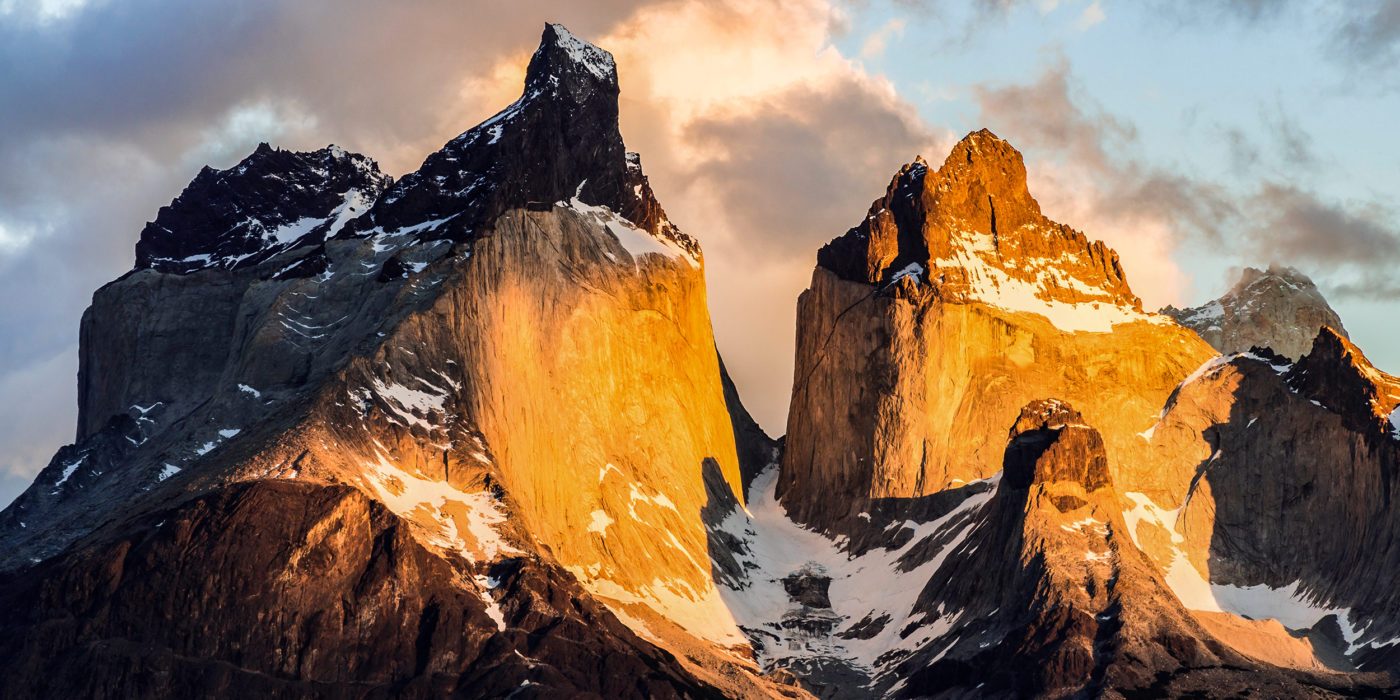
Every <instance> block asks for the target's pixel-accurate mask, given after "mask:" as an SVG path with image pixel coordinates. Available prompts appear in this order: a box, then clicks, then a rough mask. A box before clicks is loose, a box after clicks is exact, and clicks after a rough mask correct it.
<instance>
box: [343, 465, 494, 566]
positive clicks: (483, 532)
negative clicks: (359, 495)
mask: <svg viewBox="0 0 1400 700" xmlns="http://www.w3.org/2000/svg"><path fill="white" fill-rule="evenodd" d="M376 460H377V461H374V462H370V463H367V464H366V465H365V472H364V473H365V477H366V480H367V481H368V482H369V483H370V485H371V486H372V487H373V491H374V495H375V496H377V497H378V498H379V500H380V501H382V502H383V503H384V505H386V506H388V507H389V510H392V511H394V513H396V514H398V515H399V516H400V517H403V518H405V519H407V520H411V521H413V522H414V523H417V524H418V525H420V526H422V527H423V529H424V530H425V531H426V532H427V535H428V539H429V541H430V542H431V543H432V544H434V545H437V546H439V547H443V548H445V549H451V550H454V551H456V552H458V553H460V554H462V555H463V556H464V557H466V558H468V559H471V560H475V557H474V556H473V553H474V552H476V553H480V554H481V555H482V556H484V557H485V559H486V560H487V561H492V560H494V559H496V558H497V557H499V556H500V555H502V554H519V553H520V550H519V549H517V548H515V547H514V546H512V545H511V544H510V543H508V542H506V541H505V540H504V539H502V538H501V536H500V534H499V533H498V532H497V531H496V527H497V526H499V525H500V524H501V523H504V522H505V521H506V515H505V513H503V512H501V510H500V507H499V504H498V503H497V502H496V498H495V496H494V495H493V494H492V493H490V492H489V491H477V492H472V493H467V492H464V491H459V490H457V489H455V488H453V487H452V486H451V485H449V484H448V483H446V482H443V481H432V480H429V479H424V478H422V477H419V476H416V475H414V474H410V473H409V472H407V471H405V470H403V469H400V468H399V467H398V466H397V465H395V464H394V463H393V462H392V461H390V460H389V458H388V457H387V456H386V455H384V453H383V452H382V451H381V452H379V453H378V455H377V457H376ZM466 534H470V535H471V538H472V540H474V541H475V543H476V544H475V547H472V546H470V545H468V543H467V540H466V539H464V537H463V536H464V535H466Z"/></svg>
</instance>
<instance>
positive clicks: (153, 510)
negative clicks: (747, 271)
mask: <svg viewBox="0 0 1400 700" xmlns="http://www.w3.org/2000/svg"><path fill="white" fill-rule="evenodd" d="M617 98H618V83H617V75H616V69H615V66H614V64H613V59H612V57H611V56H610V55H608V54H607V53H606V52H604V51H602V50H601V49H598V48H597V47H595V46H592V45H591V44H588V43H586V42H584V41H582V40H580V39H578V38H577V37H575V36H573V35H572V34H570V33H569V32H568V31H567V30H565V29H564V28H563V27H560V26H558V25H549V26H547V27H546V28H545V31H544V35H543V37H542V41H541V44H540V47H539V49H538V50H537V51H536V53H535V54H534V55H533V57H532V58H531V60H530V64H529V68H528V70H527V76H526V80H525V86H524V92H523V94H522V96H521V98H520V99H519V100H518V101H516V102H515V103H514V104H512V105H510V106H509V107H507V108H506V109H504V110H503V111H502V112H500V113H499V114H497V115H496V116H495V117H493V118H491V119H490V120H487V121H486V122H484V123H482V124H481V125H478V126H477V127H475V128H473V129H470V130H468V131H467V132H465V133H463V134H462V135H460V136H458V137H457V138H455V139H453V140H452V141H450V142H449V143H447V144H446V145H445V146H444V147H443V148H442V149H441V150H439V151H438V152H436V153H433V154H431V155H429V156H428V157H427V159H426V160H425V161H424V164H423V166H422V167H421V168H420V169H418V170H417V171H415V172H413V173H409V174H407V175H405V176H404V177H402V178H400V179H398V180H397V181H394V180H391V179H390V178H388V177H387V176H385V175H383V174H381V173H380V172H379V171H378V169H377V166H375V165H374V163H373V162H372V161H370V160H368V159H367V158H365V157H363V156H359V155H355V154H350V153H346V152H345V151H343V150H340V149H338V148H335V147H329V148H326V149H322V150H320V151H316V152H311V153H294V152H288V151H280V150H276V149H273V148H271V147H269V146H261V147H259V148H258V149H257V151H255V152H254V153H253V154H252V155H250V156H249V157H248V158H246V159H245V160H244V161H242V162H240V163H239V164H238V165H236V166H235V167H233V168H231V169H229V170H225V171H216V170H212V169H206V170H204V171H202V172H201V173H200V174H199V175H198V176H197V177H196V178H195V179H194V181H193V182H191V183H190V185H189V187H187V188H186V189H185V191H184V192H183V193H181V194H180V195H179V197H177V198H176V199H175V200H174V201H173V202H172V203H171V204H170V205H169V206H168V207H165V208H162V209H161V210H160V212H159V213H158V214H157V216H156V220H155V221H153V222H152V223H151V224H149V225H148V226H147V228H146V229H145V230H144V231H143V232H142V234H141V240H140V243H139V244H138V247H137V256H136V266H135V269H133V270H132V271H131V272H130V273H128V274H127V275H124V276H123V277H122V278H120V279H118V280H116V281H114V282H112V283H110V284H108V285H107V286H105V287H103V288H102V289H100V290H98V292H97V293H96V294H95V295H94V298H93V304H92V307H91V308H90V309H89V310H88V312H87V313H86V314H85V315H84V318H83V322H82V330H81V333H82V349H81V353H80V354H81V367H80V373H79V384H80V400H81V410H80V419H79V425H78V431H77V439H76V441H75V443H74V444H72V445H69V446H66V447H63V448H61V449H60V450H59V451H58V453H57V454H56V455H55V457H54V459H53V461H52V462H51V463H50V465H49V466H48V467H47V468H46V469H45V470H43V472H42V473H40V475H39V476H38V478H37V479H36V481H35V483H34V484H33V486H32V487H31V488H30V489H29V490H28V491H26V493H25V494H23V495H22V496H21V497H20V498H19V499H18V500H17V501H16V502H15V503H14V504H13V505H12V506H10V507H9V508H7V509H5V510H4V511H3V512H0V658H3V659H5V660H6V662H7V663H6V664H5V667H4V668H3V669H0V696H3V697H52V698H69V697H75V696H80V697H131V696H143V697H190V696H228V695H256V696H260V697H325V698H341V697H346V698H348V697H355V698H362V697H443V696H452V697H482V698H485V697H607V698H614V697H616V698H628V697H636V698H644V697H645V698H652V697H658V698H670V697H676V698H708V697H754V698H767V697H787V698H804V697H813V696H816V697H822V698H833V699H837V698H851V699H864V698H872V697H892V698H905V697H908V698H915V697H918V698H923V697H1008V698H1009V697H1045V698H1061V697H1108V698H1119V697H1183V696H1189V697H1243V696H1249V697H1351V696H1357V697H1378V696H1385V695H1394V694H1395V692H1396V688H1397V681H1396V678H1397V675H1396V674H1397V672H1400V593H1397V591H1396V589H1395V587H1394V586H1393V585H1392V582H1393V581H1394V580H1395V578H1396V576H1397V575H1400V547H1397V544H1396V543H1397V541H1400V540H1397V539H1396V536H1395V533H1396V532H1400V512H1397V511H1400V508H1397V506H1396V505H1395V504H1396V502H1397V498H1396V497H1397V495H1400V494H1397V492H1396V489H1397V488H1400V485H1397V479H1396V475H1397V467H1400V464H1397V462H1400V427H1397V426H1400V380H1397V379H1396V378H1394V377H1391V376H1389V375H1387V374H1385V373H1383V372H1381V371H1379V370H1378V369H1376V368H1375V367H1374V366H1372V365H1371V363H1370V362H1368V361H1367V360H1366V358H1365V356H1364V355H1363V354H1362V353H1361V351H1360V349H1358V348H1357V347H1355V346H1354V345H1353V344H1352V343H1350V342H1349V341H1348V340H1347V339H1346V337H1345V334H1344V333H1343V332H1342V331H1341V330H1340V324H1339V323H1338V324H1336V325H1335V326H1334V325H1332V324H1331V323H1330V322H1329V321H1330V319H1329V318H1320V319H1316V318H1312V317H1307V318H1305V316H1306V314H1303V313H1302V312H1301V311H1297V310H1298V309H1305V308H1314V307H1316V304H1314V303H1313V302H1314V301H1320V297H1318V299H1317V300H1313V299H1312V297H1311V294H1312V292H1309V291H1308V290H1310V289H1312V288H1311V287H1310V285H1305V284H1303V282H1299V281H1297V280H1296V279H1294V277H1292V276H1291V274H1292V273H1290V272H1287V271H1275V270H1272V269H1271V271H1270V272H1269V273H1265V274H1261V275H1257V276H1256V278H1255V279H1253V280H1252V281H1250V282H1247V283H1245V282H1242V284H1241V285H1240V286H1238V287H1237V289H1236V290H1235V291H1234V292H1232V295H1233V296H1231V295H1227V299H1226V300H1223V301H1222V302H1221V304H1219V306H1220V308H1221V309H1224V311H1222V313H1221V314H1220V318H1222V319H1230V321H1229V323H1226V324H1225V325H1222V326H1221V328H1220V330H1221V336H1220V337H1221V338H1225V337H1226V336H1227V335H1229V337H1230V338H1232V339H1233V340H1232V341H1231V342H1241V341H1240V339H1241V338H1250V339H1253V340H1257V342H1255V345H1257V347H1252V348H1249V349H1248V350H1247V351H1243V352H1232V353H1231V354H1227V355H1223V356H1222V355H1218V354H1217V353H1216V352H1214V351H1213V350H1212V349H1211V347H1210V346H1209V345H1207V344H1206V342H1205V341H1203V340H1202V339H1201V337H1200V336H1198V334H1197V333H1196V332H1193V331H1192V330H1190V329H1188V328H1187V327H1184V326H1182V325H1180V324H1178V323H1177V322H1175V321H1174V320H1172V318H1171V317H1169V316H1165V315H1159V314H1150V313H1146V312H1144V311H1143V310H1142V308H1141V303H1140V302H1139V300H1138V298H1137V297H1136V296H1135V295H1134V294H1133V292H1132V291H1131V289H1130V287H1129V286H1128V282H1127V280H1126V278H1125V276H1124V274H1123V270H1122V269H1121V267H1120V265H1119V264H1118V259H1117V256H1116V255H1115V254H1114V252H1113V251H1112V250H1110V249H1108V248H1107V247H1105V246H1104V245H1103V244H1102V243H1098V242H1091V241H1090V240H1089V239H1088V238H1087V237H1086V236H1085V235H1084V234H1082V233H1079V232H1077V231H1075V230H1073V229H1070V228H1068V227H1066V226H1063V225H1060V224H1057V223H1054V222H1053V221H1050V220H1049V219H1047V218H1046V217H1045V216H1044V215H1043V214H1042V213H1041V212H1040V209H1039V206H1038V205H1037V204H1036V202H1035V200H1034V199H1033V198H1032V197H1031V195H1030V193H1029V192H1028V190H1027V188H1026V177H1025V168H1024V165H1023V164H1022V162H1021V158H1020V155H1019V154H1018V153H1017V152H1016V151H1015V149H1013V148H1012V147H1011V146H1010V145H1008V144H1007V143H1006V142H1004V141H1002V140H1000V139H999V138H997V137H996V136H994V135H992V134H990V133H989V132H985V131H981V132H977V133H974V134H971V135H969V136H968V137H967V138H966V139H964V141H963V142H962V143H960V144H959V145H958V146H957V147H956V148H955V149H954V150H953V152H952V153H951V154H950V156H949V157H948V158H947V159H946V161H945V162H944V163H943V164H942V166H941V167H939V168H938V169H936V170H934V169H931V168H930V167H929V165H928V164H927V163H924V162H923V161H922V160H918V161H916V162H915V163H913V164H910V165H908V166H906V167H905V168H903V169H902V170H901V171H900V172H899V173H898V174H897V175H896V176H895V178H894V180H893V181H892V182H891V184H890V186H889V188H888V190H887V192H886V194H885V195H884V196H883V197H882V198H881V199H879V200H877V201H876V202H875V203H874V204H873V205H872V206H871V208H870V210H869V212H868V213H867V215H866V217H865V219H864V220H862V221H861V223H860V224H859V225H858V226H856V227H855V228H853V229H850V230H849V231H848V232H847V233H846V234H844V235H842V236H839V237H838V238H836V239H835V240H833V241H832V242H831V243H830V244H829V245H827V246H826V247H824V248H823V249H822V250H821V251H820V252H819V253H818V258H817V260H818V265H817V268H816V270H815V271H814V273H813V278H812V284H811V287H810V288H809V289H808V290H807V291H806V292H804V293H803V295H802V297H801V299H800V300H799V307H798V328H797V336H798V347H797V352H798V355H797V358H796V374H795V377H794V386H793V393H792V410H791V414H790V418H789V426H788V434H787V435H786V436H785V437H784V438H781V439H779V440H773V439H771V438H770V437H769V436H767V435H765V434H764V433H763V431H762V430H761V429H760V428H759V426H758V425H757V424H756V423H755V422H754V421H753V419H752V418H751V417H750V416H749V414H748V413H747V411H746V410H745V409H744V407H743V404H742V402H741V401H740V398H739V394H738V390H737V388H736V387H735V386H734V384H733V383H732V382H731V381H730V380H729V377H728V376H727V373H726V372H725V370H724V366H723V364H722V362H721V361H720V358H719V356H718V353H717V351H716V350H715V344H714V338H713V335H712V333H711V330H710V320H709V315H708V311H707V308H706V299H705V286H704V266H703V259H702V257H701V255H700V249H699V245H698V243H697V242H696V241H695V239H693V238H691V237H689V236H688V235H686V234H684V233H682V232H681V231H680V230H679V229H677V228H676V227H675V226H674V225H673V224H671V223H670V222H669V221H668V220H667V218H666V214H665V212H664V210H663V209H662V207H661V206H660V204H659V203H658V202H657V200H656V198H655V197H654V195H653V193H652V191H651V189H650V187H649V185H648V183H647V180H646V178H645V176H644V175H643V173H642V169H641V161H640V158H639V157H638V156H637V155H636V154H632V153H628V152H627V151H626V149H625V146H624V145H623V142H622V139H621V135H620V133H619V131H618V125H617ZM1285 287H1287V288H1285ZM1313 292H1315V290H1313ZM1309 305H1312V306H1309ZM1321 308H1325V302H1324V303H1322V307H1321ZM1295 311H1297V312H1296V313H1295ZM1193 313H1195V312H1193ZM1329 313H1330V311H1329ZM1200 315H1201V314H1199V313H1195V316H1200ZM1193 317H1194V316H1193ZM1333 317H1335V315H1333ZM1183 318H1185V317H1184V316H1183ZM1300 319H1301V320H1300ZM1314 321H1317V323H1318V324H1319V325H1318V326H1317V327H1316V328H1313V323H1314ZM1184 322H1187V323H1189V322H1190V321H1189V319H1187V320H1185V321H1184ZM1232 324H1233V325H1232ZM1230 328H1233V329H1235V330H1229V329H1230ZM1303 328H1308V329H1311V330H1307V332H1308V333H1309V334H1310V336H1309V340H1308V343H1307V345H1306V347H1305V348H1303V349H1301V350H1299V351H1298V352H1297V353H1296V354H1290V355H1288V356H1285V355H1284V354H1280V353H1286V352H1287V350H1288V348H1290V347H1291V346H1290V343H1296V342H1297V338H1298V334H1299V333H1301V332H1303V331H1302V330H1300V329H1303ZM1227 330H1228V333H1227ZM1202 334H1203V335H1205V336H1207V339H1210V333H1209V332H1207V331H1202ZM1211 342H1215V341H1214V340H1212V341H1211ZM1269 348H1274V349H1273V350H1270V349H1269ZM1292 357H1298V358H1299V359H1297V360H1296V361H1294V360H1293V359H1291V358H1292Z"/></svg>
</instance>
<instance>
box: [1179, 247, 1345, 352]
mask: <svg viewBox="0 0 1400 700" xmlns="http://www.w3.org/2000/svg"><path fill="white" fill-rule="evenodd" d="M1161 313H1163V314H1166V315H1168V316H1171V317H1172V318H1175V319H1176V320H1177V322H1178V323H1180V324H1181V325H1183V326H1186V327H1187V328H1190V329H1191V330H1193V331H1196V333H1197V334H1198V335H1200V336H1201V338H1202V339H1203V340H1205V341H1206V342H1207V343H1210V344H1211V346H1212V347H1214V348H1215V349H1216V350H1219V351H1220V352H1222V353H1227V354H1230V353H1237V352H1244V351H1247V350H1249V348H1251V347H1255V346H1258V347H1269V348H1272V349H1273V350H1274V351H1275V352H1278V353H1279V354H1281V355H1284V356H1285V357H1289V358H1291V359H1297V358H1300V357H1302V356H1303V355H1305V354H1307V353H1308V352H1309V350H1310V349H1311V348H1312V345H1313V339H1314V338H1315V337H1317V335H1318V332H1319V330H1320V329H1322V328H1324V327H1325V328H1329V329H1331V331H1332V333H1334V334H1336V335H1339V336H1341V337H1342V338H1346V337H1347V332H1346V329H1345V328H1344V327H1343V326H1342V319H1341V318H1340V317H1339V316H1338V315H1337V312H1336V311H1333V310H1332V307H1331V306H1329V305H1328V304H1327V300H1326V299H1324V298H1323V296H1322V293H1321V292H1320V291H1318V289H1317V285H1315V284H1313V281H1312V280H1311V279H1309V278H1308V276H1307V275H1305V274H1303V273H1302V272H1299V271H1298V270H1296V269H1294V268H1292V267H1284V266H1281V265H1270V266H1269V267H1268V269H1266V270H1260V269H1257V268H1252V267H1247V268H1245V269H1244V270H1243V271H1242V272H1241V273H1240V278H1239V280H1238V281H1236V282H1235V285H1234V286H1233V287H1231V288H1230V291H1228V292H1226V293H1225V294H1224V295H1223V296H1221V297H1220V298H1218V299H1214V300H1211V301H1209V302H1206V303H1205V304H1202V305H1200V306H1197V307H1192V308H1186V309H1178V308H1175V307H1172V306H1168V307H1166V308H1164V309H1162V311H1161Z"/></svg>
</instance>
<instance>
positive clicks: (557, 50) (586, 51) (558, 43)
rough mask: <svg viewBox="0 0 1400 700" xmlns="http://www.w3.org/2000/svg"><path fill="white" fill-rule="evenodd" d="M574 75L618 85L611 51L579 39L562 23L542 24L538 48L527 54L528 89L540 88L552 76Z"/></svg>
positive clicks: (558, 78) (560, 78) (615, 86)
mask: <svg viewBox="0 0 1400 700" xmlns="http://www.w3.org/2000/svg"><path fill="white" fill-rule="evenodd" d="M573 76H577V77H579V78H582V79H584V80H586V81H590V82H598V83H602V84H604V85H606V86H609V87H611V88H612V89H614V90H615V89H616V88H617V63H616V62H615V61H613V56H612V54H610V53H608V52H607V51H604V50H603V49H600V48H598V47H597V46H595V45H593V44H592V43H590V42H588V41H585V40H583V39H580V38H579V37H578V36H577V35H575V34H574V33H573V32H570V31H569V29H568V28H567V27H565V26H564V25H562V24H545V25H544V33H543V34H542V35H541V36H540V45H539V48H537V49H535V54H534V55H533V56H531V57H530V66H529V68H527V69H526V71H525V85H526V87H527V91H528V88H531V87H535V88H538V87H542V86H543V85H544V84H545V83H547V82H550V79H551V78H553V79H555V80H556V81H558V80H564V79H567V78H569V77H573Z"/></svg>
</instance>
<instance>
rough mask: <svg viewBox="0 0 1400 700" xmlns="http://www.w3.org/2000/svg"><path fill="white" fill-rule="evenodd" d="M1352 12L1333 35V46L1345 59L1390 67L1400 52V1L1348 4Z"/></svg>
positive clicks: (1381, 0)
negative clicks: (1334, 39) (1335, 40)
mask: <svg viewBox="0 0 1400 700" xmlns="http://www.w3.org/2000/svg"><path fill="white" fill-rule="evenodd" d="M1348 9H1349V10H1350V11H1351V12H1352V14H1351V15H1350V17H1349V18H1348V19H1346V20H1345V21H1344V22H1343V24H1342V26H1341V27H1340V28H1339V29H1338V30H1337V32H1336V38H1337V39H1338V41H1337V43H1336V46H1337V47H1338V49H1339V50H1340V51H1341V52H1342V53H1343V54H1344V55H1345V56H1347V57H1349V58H1351V59H1353V60H1355V61H1357V62H1360V63H1365V64H1370V65H1376V66H1384V67H1386V68H1389V67H1390V65H1391V64H1393V62H1394V60H1395V58H1396V54H1397V52H1400V0H1371V1H1370V2H1355V3H1348Z"/></svg>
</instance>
